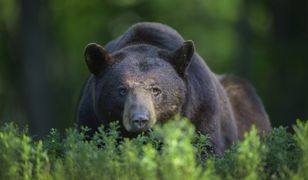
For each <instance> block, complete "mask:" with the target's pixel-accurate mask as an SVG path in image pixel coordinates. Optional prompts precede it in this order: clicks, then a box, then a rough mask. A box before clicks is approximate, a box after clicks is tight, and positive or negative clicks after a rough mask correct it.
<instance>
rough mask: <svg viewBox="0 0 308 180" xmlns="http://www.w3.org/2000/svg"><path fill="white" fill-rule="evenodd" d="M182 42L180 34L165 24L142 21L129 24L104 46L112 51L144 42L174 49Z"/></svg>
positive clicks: (170, 49)
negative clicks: (121, 32) (119, 34)
mask: <svg viewBox="0 0 308 180" xmlns="http://www.w3.org/2000/svg"><path fill="white" fill-rule="evenodd" d="M183 42H184V39H183V38H182V36H181V35H180V34H179V33H178V32H177V31H176V30H174V29H172V28H171V27H169V26H167V25H163V24H160V23H150V22H142V23H137V24H135V25H133V26H131V27H130V28H129V29H128V30H127V31H126V32H125V33H123V34H122V35H121V36H119V37H118V38H117V39H115V40H113V41H111V42H109V43H108V44H107V45H106V46H105V48H106V49H107V50H108V51H109V52H111V53H112V52H114V51H117V50H119V49H122V48H124V47H126V46H129V45H133V44H142V43H144V44H150V45H153V46H156V47H159V48H162V49H165V50H168V51H174V50H176V49H177V48H178V47H180V46H181V45H182V44H183Z"/></svg>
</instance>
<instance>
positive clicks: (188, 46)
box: [170, 40, 195, 77]
mask: <svg viewBox="0 0 308 180" xmlns="http://www.w3.org/2000/svg"><path fill="white" fill-rule="evenodd" d="M194 52H195V46H194V43H193V41H191V40H189V41H185V42H184V43H183V45H182V46H181V47H180V48H178V49H177V50H175V51H174V52H173V53H172V56H171V60H170V61H171V62H170V63H171V64H172V65H173V67H174V69H175V70H176V71H177V73H178V74H179V75H180V76H181V77H185V76H186V74H185V73H186V69H187V67H188V66H189V64H190V62H191V59H192V56H193V54H194Z"/></svg>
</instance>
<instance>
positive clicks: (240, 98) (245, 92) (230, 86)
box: [219, 75, 271, 139]
mask: <svg viewBox="0 0 308 180" xmlns="http://www.w3.org/2000/svg"><path fill="white" fill-rule="evenodd" d="M219 80H220V82H221V84H222V85H223V87H224V90H225V92H226V94H227V96H228V98H229V101H230V103H231V105H232V110H233V113H234V117H235V120H236V125H237V130H238V135H239V138H240V139H243V135H244V132H245V131H248V130H250V128H251V126H252V125H253V124H254V125H255V126H256V127H257V129H258V130H259V133H267V132H269V131H270V130H271V124H270V121H269V118H268V116H267V113H266V112H265V109H264V107H263V105H262V102H261V100H260V98H259V97H258V96H257V94H256V92H255V89H254V88H253V87H252V86H251V85H250V84H249V83H248V82H247V81H245V80H243V79H240V78H238V77H235V76H226V75H225V76H220V77H219Z"/></svg>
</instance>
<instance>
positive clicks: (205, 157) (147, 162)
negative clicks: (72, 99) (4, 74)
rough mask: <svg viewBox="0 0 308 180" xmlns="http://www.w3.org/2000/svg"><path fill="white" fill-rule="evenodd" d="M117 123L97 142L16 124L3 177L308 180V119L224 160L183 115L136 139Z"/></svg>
mask: <svg viewBox="0 0 308 180" xmlns="http://www.w3.org/2000/svg"><path fill="white" fill-rule="evenodd" d="M117 130H118V124H117V123H111V124H110V128H108V129H104V128H103V127H101V128H99V131H98V132H97V133H96V134H95V136H94V137H93V138H92V139H91V140H86V139H88V138H87V136H86V134H87V133H86V132H87V131H88V129H87V128H84V129H83V130H82V132H78V131H77V130H76V129H74V128H72V129H68V130H67V131H66V133H65V134H61V133H59V132H58V131H57V130H55V129H52V130H51V131H50V134H49V135H48V136H47V137H46V138H44V139H42V140H33V139H32V138H30V136H29V134H28V132H27V130H22V129H19V128H18V127H17V126H15V125H14V124H4V125H2V126H1V127H0V178H1V179H5V180H7V179H14V180H15V179H65V180H66V179H121V180H122V179H129V180H132V179H185V180H186V179H211V180H212V179H308V122H302V121H299V120H298V121H297V124H296V125H295V126H294V131H295V133H294V134H291V133H289V132H287V131H286V129H285V128H283V127H279V128H274V129H273V130H272V131H271V133H270V134H268V135H266V136H264V137H259V136H258V133H257V130H256V128H254V127H253V128H252V129H251V131H250V132H247V133H246V134H245V139H244V140H243V141H241V142H236V143H234V145H233V146H232V147H231V148H230V149H228V150H227V151H226V152H225V154H224V155H223V156H222V157H217V156H215V154H214V153H213V151H212V147H211V145H210V143H209V141H208V138H207V136H205V135H202V134H199V133H195V131H194V128H193V126H192V125H191V124H190V123H189V121H188V120H186V119H180V118H176V119H175V120H172V121H170V122H169V123H167V124H165V125H163V126H157V127H155V128H154V129H153V130H151V131H150V132H148V133H144V134H141V135H139V136H138V137H137V138H133V139H126V138H124V139H123V138H121V137H120V136H119V132H118V131H117Z"/></svg>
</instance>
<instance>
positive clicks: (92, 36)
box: [0, 0, 308, 135]
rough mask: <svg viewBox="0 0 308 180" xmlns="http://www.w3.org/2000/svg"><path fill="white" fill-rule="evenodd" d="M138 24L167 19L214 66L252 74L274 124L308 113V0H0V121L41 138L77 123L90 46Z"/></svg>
mask: <svg viewBox="0 0 308 180" xmlns="http://www.w3.org/2000/svg"><path fill="white" fill-rule="evenodd" d="M141 21H155V22H161V23H164V24H168V25H169V26H171V27H173V28H175V29H176V30H177V31H178V32H179V33H180V34H182V35H183V37H184V38H185V39H191V40H193V41H194V42H195V45H196V49H197V51H198V52H199V54H200V55H201V56H202V57H203V58H204V59H205V61H206V63H207V64H208V65H209V67H210V68H211V69H212V70H213V71H214V72H216V73H218V74H223V73H229V74H235V75H238V76H240V77H244V78H246V79H247V80H249V81H250V82H251V83H252V84H253V85H254V86H255V88H256V90H257V92H258V94H259V95H260V97H261V98H262V100H263V102H264V105H265V107H266V110H267V112H268V113H269V116H270V118H271V121H272V124H273V126H278V125H284V126H290V125H292V124H293V123H294V122H295V119H296V118H301V119H307V118H308V95H307V94H308V83H307V82H308V81H307V77H308V76H307V72H306V69H307V66H308V55H307V51H308V1H307V0H298V1H288V0H254V1H252V0H232V1H230V0H191V1H184V0H156V1H153V0H152V1H151V0H88V1H82V0H32V1H26V0H0V121H15V122H17V123H19V124H29V127H30V130H31V131H32V132H33V133H36V134H39V135H40V134H44V133H46V132H47V131H48V129H49V128H50V127H56V128H60V129H63V128H66V127H69V126H72V124H73V123H74V121H75V113H76V108H77V102H78V99H79V95H80V92H81V88H82V86H83V83H84V81H85V79H86V78H87V75H88V71H87V67H86V65H85V63H84V60H83V50H84V47H85V46H86V44H88V43H90V42H97V43H100V44H106V43H107V42H108V41H110V40H112V39H114V38H116V37H117V36H118V35H120V34H121V33H123V32H124V31H125V30H126V29H127V28H128V27H129V26H130V25H132V24H134V23H136V22H141Z"/></svg>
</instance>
